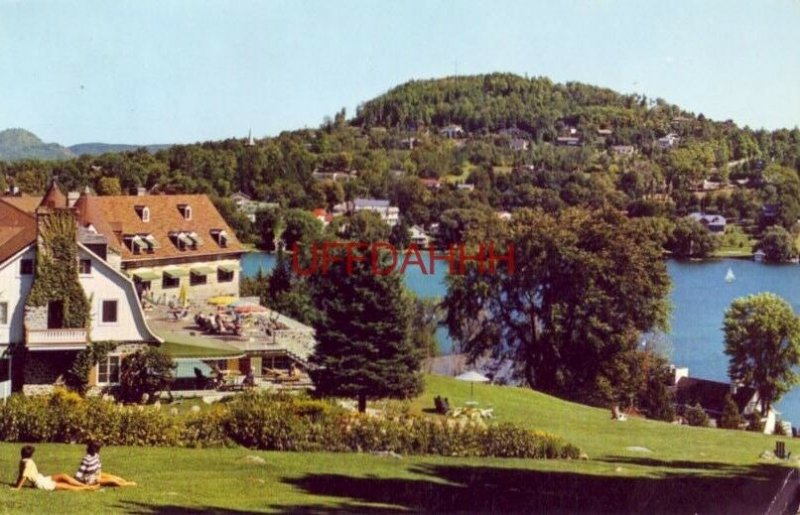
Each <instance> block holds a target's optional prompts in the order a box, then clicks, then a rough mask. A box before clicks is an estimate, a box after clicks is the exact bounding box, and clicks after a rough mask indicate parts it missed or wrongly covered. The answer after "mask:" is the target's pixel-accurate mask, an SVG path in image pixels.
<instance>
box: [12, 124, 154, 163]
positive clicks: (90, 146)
mask: <svg viewBox="0 0 800 515" xmlns="http://www.w3.org/2000/svg"><path fill="white" fill-rule="evenodd" d="M140 147H143V148H146V149H147V150H148V151H149V152H158V151H159V150H164V149H167V148H169V147H170V145H115V144H109V143H79V144H77V145H72V146H70V147H65V146H63V145H59V144H58V143H45V142H44V141H42V140H41V139H40V138H39V137H38V136H37V135H36V134H34V133H32V132H30V131H27V130H25V129H6V130H3V131H0V161H20V160H23V159H39V160H42V161H53V160H60V159H70V158H73V157H78V156H82V155H91V156H99V155H101V154H106V153H109V152H134V151H136V150H137V149H139V148H140Z"/></svg>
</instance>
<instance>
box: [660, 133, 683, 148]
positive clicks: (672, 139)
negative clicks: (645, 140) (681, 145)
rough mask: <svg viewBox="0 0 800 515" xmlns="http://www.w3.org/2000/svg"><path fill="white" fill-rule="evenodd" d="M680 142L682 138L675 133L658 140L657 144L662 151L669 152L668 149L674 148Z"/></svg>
mask: <svg viewBox="0 0 800 515" xmlns="http://www.w3.org/2000/svg"><path fill="white" fill-rule="evenodd" d="M679 141H680V138H679V137H678V136H677V134H675V133H673V132H670V133H669V134H667V135H666V136H664V137H662V138H658V141H657V143H658V146H659V147H661V149H662V150H667V149H669V148H672V147H674V146H675V145H677V144H678V142H679Z"/></svg>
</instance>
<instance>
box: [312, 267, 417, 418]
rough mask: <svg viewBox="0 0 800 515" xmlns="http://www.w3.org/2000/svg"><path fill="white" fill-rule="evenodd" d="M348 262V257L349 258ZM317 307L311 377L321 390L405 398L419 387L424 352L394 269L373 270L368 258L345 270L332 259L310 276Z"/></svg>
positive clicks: (362, 398)
mask: <svg viewBox="0 0 800 515" xmlns="http://www.w3.org/2000/svg"><path fill="white" fill-rule="evenodd" d="M351 264H352V263H351ZM310 282H311V285H312V292H313V299H314V304H315V306H316V308H317V309H318V311H319V319H318V320H316V321H315V323H314V328H315V329H316V334H317V347H316V349H315V353H314V355H313V356H312V358H311V361H312V363H313V364H314V365H316V366H317V368H316V369H315V370H312V371H311V378H312V379H313V381H314V385H315V386H316V391H317V392H318V393H320V394H322V395H338V396H346V397H355V398H356V399H358V409H359V411H361V412H363V411H365V410H366V406H367V399H368V398H372V399H375V398H386V397H390V398H407V397H411V396H413V395H416V394H418V393H419V392H420V391H421V390H422V375H421V373H420V361H421V359H422V355H423V352H422V350H421V349H419V348H418V347H417V346H416V345H415V344H414V342H413V340H412V338H411V331H410V325H411V311H412V301H411V298H410V296H409V295H408V293H407V292H406V291H405V289H404V286H403V282H402V277H401V276H399V275H397V274H390V275H377V274H373V273H372V271H371V269H370V264H369V263H360V264H355V266H353V267H352V270H350V271H348V269H347V265H346V264H345V263H336V264H335V265H334V266H332V267H331V269H330V270H329V272H328V273H327V274H324V275H315V276H312V278H311V280H310Z"/></svg>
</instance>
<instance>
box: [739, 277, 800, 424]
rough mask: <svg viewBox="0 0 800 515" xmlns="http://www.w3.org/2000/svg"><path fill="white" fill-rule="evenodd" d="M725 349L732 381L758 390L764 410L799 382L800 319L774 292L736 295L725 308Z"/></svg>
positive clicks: (765, 412)
mask: <svg viewBox="0 0 800 515" xmlns="http://www.w3.org/2000/svg"><path fill="white" fill-rule="evenodd" d="M724 330H725V353H726V354H727V355H728V357H729V360H730V361H729V364H728V374H729V375H730V378H731V381H733V382H735V383H737V384H741V385H744V386H750V387H752V388H754V389H755V390H756V391H757V392H758V396H759V400H760V402H761V414H762V415H763V416H766V414H767V412H768V411H769V408H770V407H771V406H772V404H773V403H775V402H777V401H778V400H779V399H780V398H781V396H783V394H785V393H786V392H788V391H789V390H790V389H791V388H792V386H794V385H795V384H796V383H797V382H798V376H797V374H796V373H795V371H794V367H795V366H797V365H798V364H800V319H798V317H797V315H795V313H794V311H792V307H791V305H790V304H789V303H788V302H786V301H785V300H783V299H782V298H780V297H778V296H777V295H775V294H773V293H759V294H756V295H749V296H747V297H742V298H738V299H735V300H734V301H733V302H732V303H731V305H730V307H729V308H728V310H727V311H726V312H725V321H724Z"/></svg>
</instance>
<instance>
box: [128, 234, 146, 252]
mask: <svg viewBox="0 0 800 515" xmlns="http://www.w3.org/2000/svg"><path fill="white" fill-rule="evenodd" d="M122 241H123V242H124V243H125V246H126V247H128V250H130V251H131V254H134V255H139V254H141V253H142V248H143V247H147V244H146V243H145V242H144V240H142V238H141V237H139V236H138V235H136V234H128V235H125V236H123V237H122Z"/></svg>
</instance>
